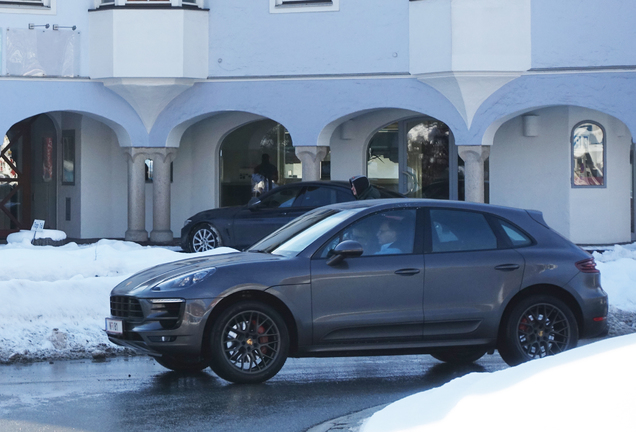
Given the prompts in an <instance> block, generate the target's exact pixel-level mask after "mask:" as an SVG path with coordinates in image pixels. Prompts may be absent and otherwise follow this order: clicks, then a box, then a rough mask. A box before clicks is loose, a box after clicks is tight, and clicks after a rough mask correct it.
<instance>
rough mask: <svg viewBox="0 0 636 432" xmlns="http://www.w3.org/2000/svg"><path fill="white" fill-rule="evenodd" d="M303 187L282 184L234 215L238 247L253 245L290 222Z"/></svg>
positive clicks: (234, 232)
mask: <svg viewBox="0 0 636 432" xmlns="http://www.w3.org/2000/svg"><path fill="white" fill-rule="evenodd" d="M302 189H303V186H302V185H300V184H292V185H286V186H281V187H280V188H276V189H274V190H273V191H271V192H270V193H268V194H266V195H264V196H263V197H262V199H261V200H260V202H259V203H257V204H256V205H252V206H246V207H245V208H243V209H241V210H240V211H239V212H238V213H237V214H236V215H235V216H234V222H233V227H232V230H233V234H234V239H235V244H236V247H238V248H245V247H248V246H251V245H253V244H254V243H256V242H257V241H258V240H260V239H262V238H263V237H265V236H266V235H268V234H270V233H272V232H274V231H276V230H277V229H278V228H280V227H282V226H283V225H285V224H286V223H287V222H289V221H290V220H291V219H292V217H293V216H292V215H290V214H289V212H290V209H291V207H292V204H293V203H294V201H295V200H296V197H297V196H298V195H299V194H300V192H301V191H302Z"/></svg>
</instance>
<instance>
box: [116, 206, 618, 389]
mask: <svg viewBox="0 0 636 432" xmlns="http://www.w3.org/2000/svg"><path fill="white" fill-rule="evenodd" d="M110 307H111V316H110V317H108V318H107V319H106V331H107V333H108V336H109V339H110V340H111V341H112V342H114V343H116V344H119V345H123V346H127V347H131V348H134V349H136V350H138V351H140V352H142V353H146V354H149V355H151V356H154V357H155V359H156V361H157V362H158V363H160V364H161V365H163V366H165V367H167V368H169V369H173V370H183V371H200V370H202V369H204V368H206V367H208V366H210V367H211V368H212V369H213V370H214V372H215V373H216V374H217V375H219V376H220V377H221V378H224V379H226V380H228V381H232V382H242V383H254V382H261V381H265V380H267V379H269V378H271V377H272V376H274V375H275V374H276V373H277V372H278V371H279V370H280V368H281V367H282V366H283V365H284V363H285V360H286V359H287V358H288V357H316V356H322V357H325V356H342V355H349V356H356V355H390V354H405V353H411V354H415V353H421V354H431V355H433V356H434V357H435V358H437V359H439V360H442V361H445V362H451V363H465V362H473V361H475V360H477V359H479V358H480V357H481V356H483V355H484V354H485V353H487V352H490V353H492V352H494V350H495V349H497V350H499V353H500V354H501V356H502V357H503V359H504V360H505V361H506V362H507V363H509V364H510V365H515V364H518V363H521V362H524V361H527V360H531V359H534V358H540V357H545V356H549V355H553V354H558V353H560V352H562V351H565V350H567V349H570V348H573V347H575V346H576V345H577V342H578V340H579V339H580V338H590V337H595V336H598V335H600V334H603V333H604V332H606V331H607V312H608V302H607V295H606V294H605V292H604V291H603V289H602V288H601V284H600V274H599V271H598V270H597V269H596V267H595V263H594V259H593V258H592V257H591V256H590V255H589V254H588V253H587V252H585V251H583V250H582V249H580V248H578V247H577V246H575V245H574V244H572V243H571V242H569V241H568V240H566V239H564V238H563V237H561V236H560V235H559V234H557V233H556V232H554V231H552V230H551V229H550V228H549V227H548V226H547V225H546V223H545V221H544V220H543V217H542V216H541V214H540V213H538V212H533V211H526V210H519V209H512V208H504V207H496V206H489V205H484V204H472V203H464V202H457V201H434V200H421V199H420V200H418V199H391V200H369V201H357V202H351V203H343V204H335V205H331V206H326V207H321V208H318V209H316V210H313V211H311V212H309V213H306V214H305V215H303V216H300V217H298V218H297V219H295V220H294V221H292V222H290V223H289V224H288V225H286V226H285V227H283V228H282V229H280V230H278V231H276V232H274V233H272V234H271V235H269V236H268V237H266V238H264V239H263V240H261V241H260V242H258V243H257V244H255V245H254V246H252V247H251V248H250V249H249V250H248V251H246V252H235V253H229V254H224V255H216V256H196V257H193V258H191V259H187V260H183V261H177V262H173V263H169V264H164V265H160V266H157V267H154V268H151V269H148V270H144V271H142V272H140V273H138V274H136V275H134V276H132V277H130V278H129V279H127V280H125V281H123V282H122V283H121V284H119V285H118V286H117V287H115V288H114V289H113V291H112V293H111V297H110Z"/></svg>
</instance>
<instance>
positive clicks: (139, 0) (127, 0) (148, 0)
mask: <svg viewBox="0 0 636 432" xmlns="http://www.w3.org/2000/svg"><path fill="white" fill-rule="evenodd" d="M99 4H100V5H101V6H109V5H110V6H125V5H127V4H129V5H149V6H150V5H168V6H176V7H179V6H198V7H201V8H202V7H203V0H100V3H99Z"/></svg>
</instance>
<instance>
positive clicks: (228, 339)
mask: <svg viewBox="0 0 636 432" xmlns="http://www.w3.org/2000/svg"><path fill="white" fill-rule="evenodd" d="M222 335H223V339H222V349H223V355H224V357H225V359H226V360H227V362H228V363H229V364H230V365H232V367H234V368H236V369H237V370H239V371H241V372H243V373H247V374H253V373H259V372H261V371H264V370H265V369H267V368H268V367H269V366H270V365H271V364H272V363H274V362H275V361H276V359H277V357H278V356H279V353H280V347H281V344H280V342H281V334H280V331H279V329H278V327H277V326H276V324H275V323H274V321H273V320H272V319H271V318H270V317H269V316H267V315H266V314H264V313H262V312H259V311H254V310H247V311H243V312H241V313H239V314H237V315H235V316H234V317H232V318H231V319H230V320H228V322H227V324H226V325H225V328H224V329H223V333H222Z"/></svg>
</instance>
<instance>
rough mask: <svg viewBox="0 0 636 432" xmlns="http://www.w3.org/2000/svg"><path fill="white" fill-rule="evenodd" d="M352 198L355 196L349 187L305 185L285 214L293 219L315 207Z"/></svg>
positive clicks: (352, 199) (351, 199)
mask: <svg viewBox="0 0 636 432" xmlns="http://www.w3.org/2000/svg"><path fill="white" fill-rule="evenodd" d="M354 200H355V197H354V196H353V194H352V193H351V191H350V190H349V189H344V188H338V187H333V186H328V185H307V186H305V187H304V188H303V190H302V191H301V192H300V194H298V196H297V197H296V200H295V201H294V204H293V205H292V206H291V208H290V209H289V212H288V213H287V214H288V215H289V216H290V218H291V219H294V218H296V217H298V216H301V215H303V214H305V213H307V212H308V211H310V210H313V209H315V208H317V207H322V206H326V205H329V204H336V203H340V202H346V201H354Z"/></svg>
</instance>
